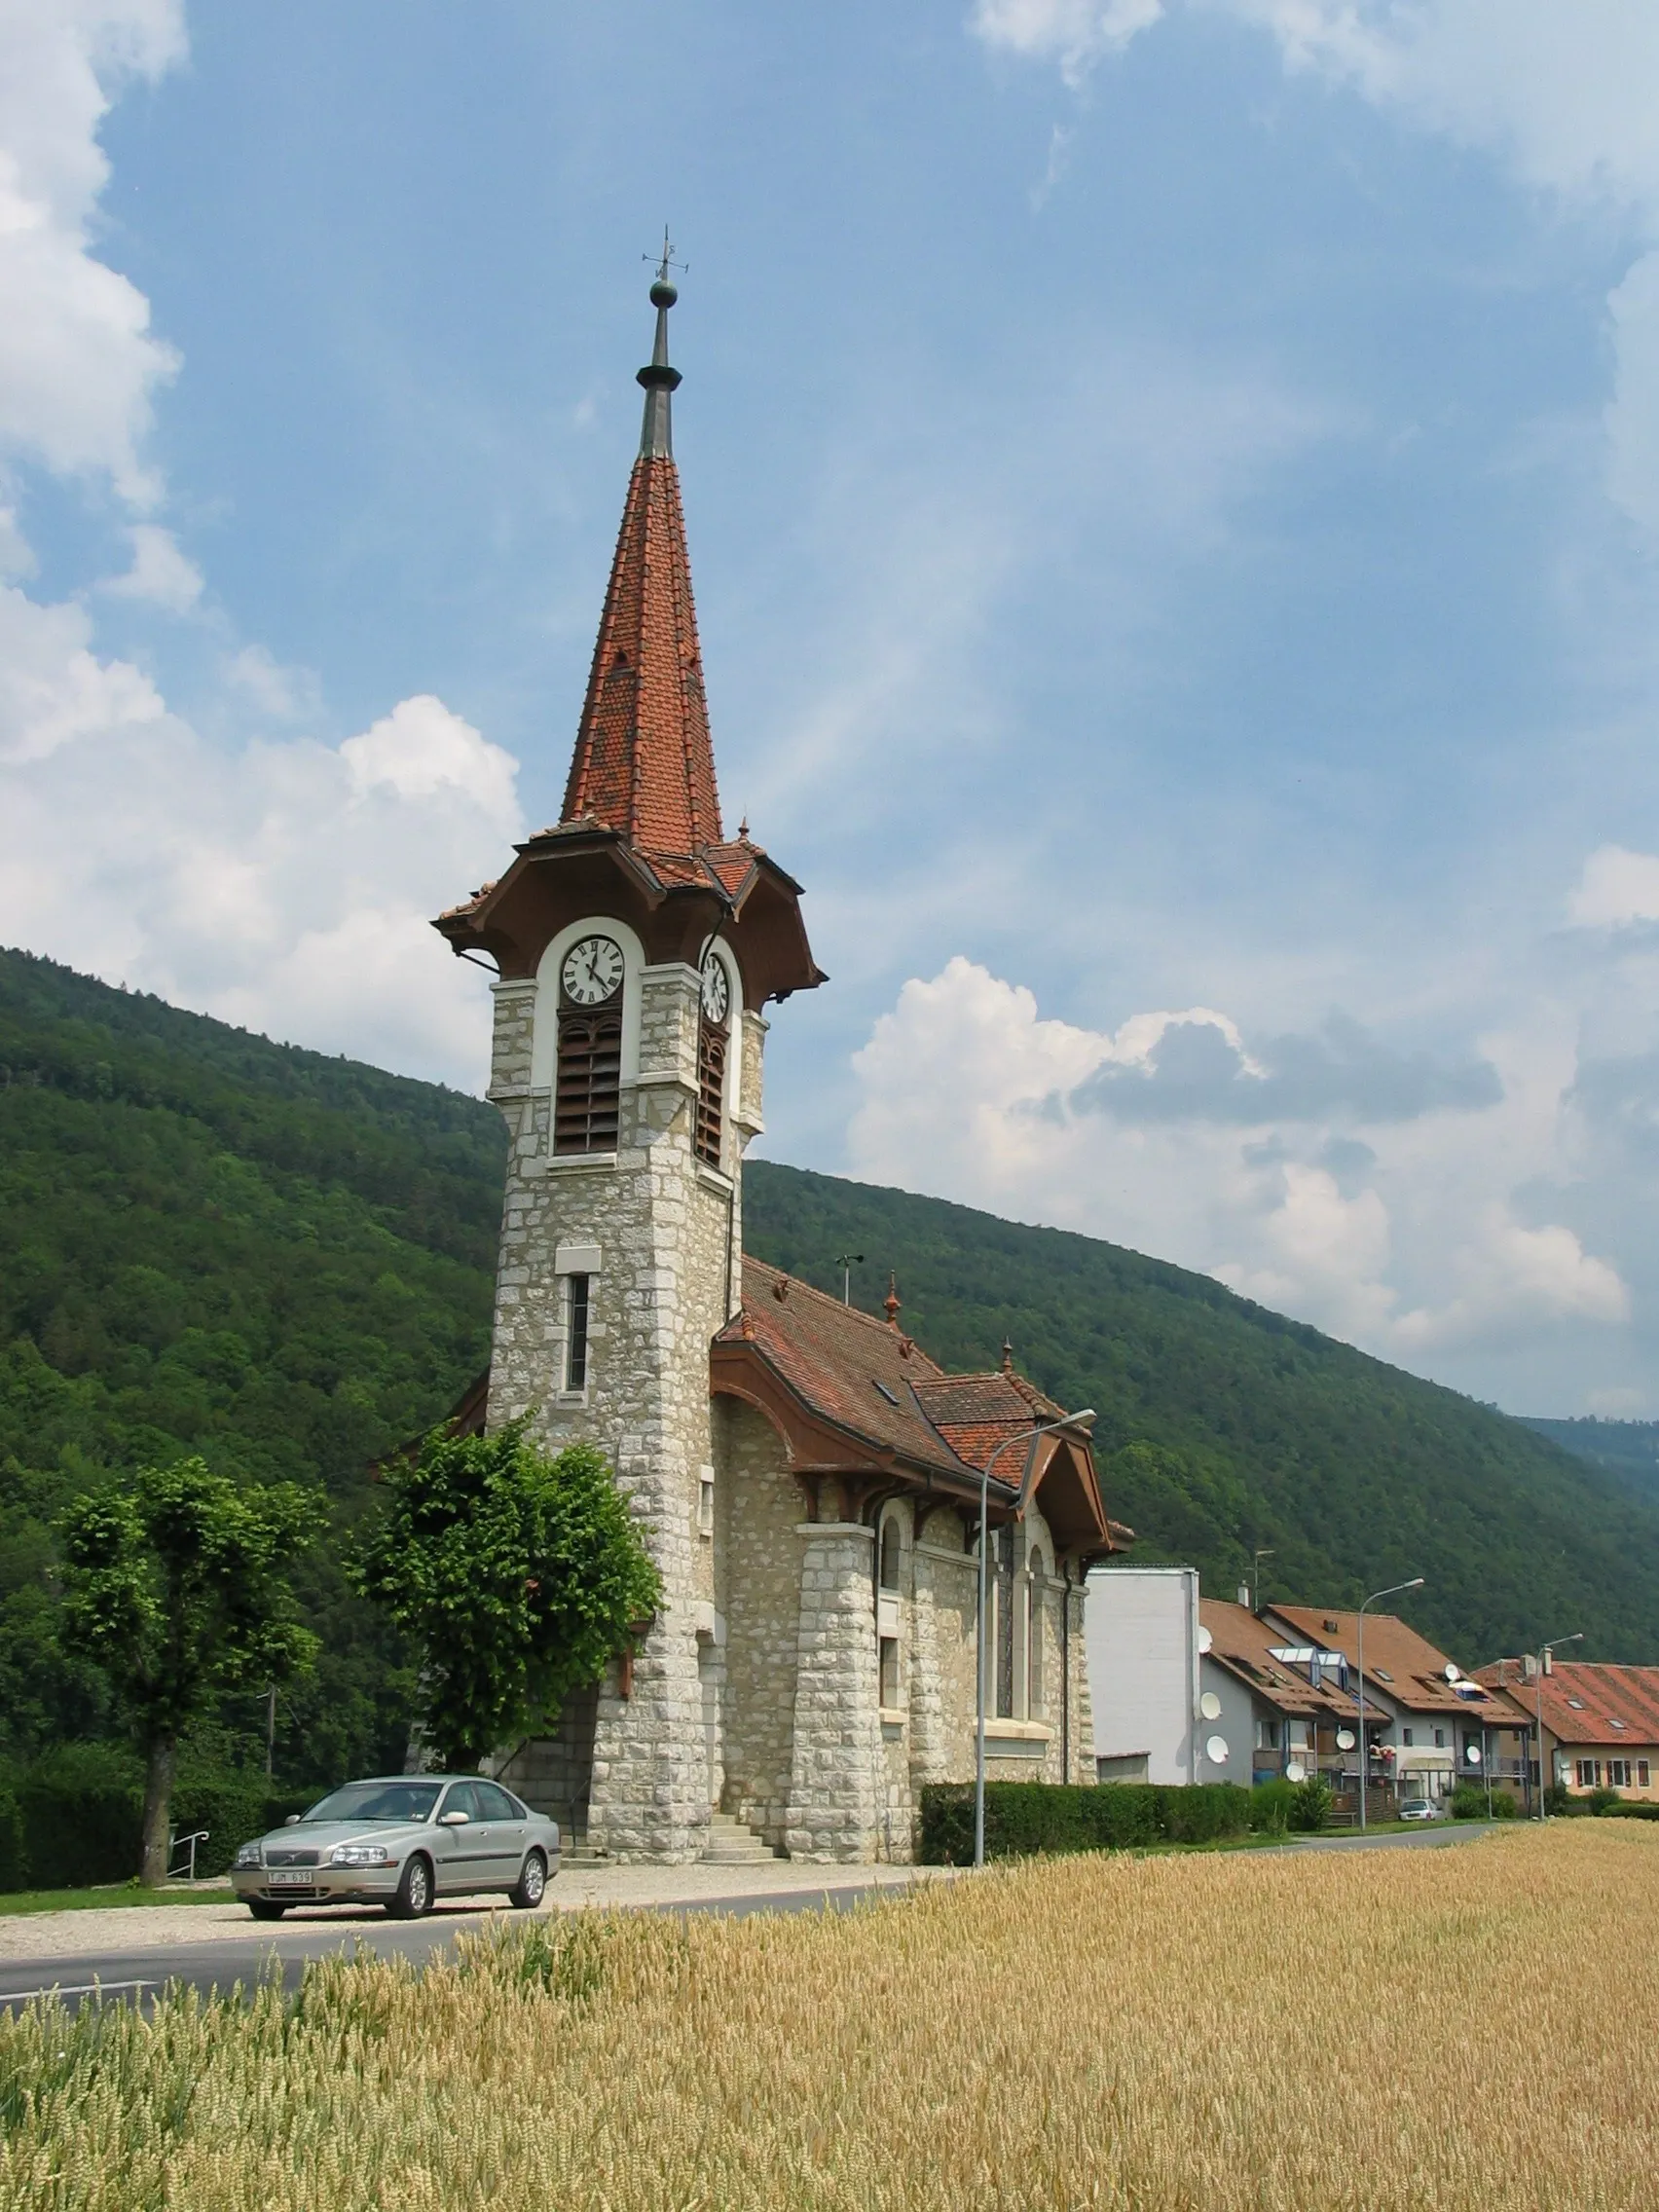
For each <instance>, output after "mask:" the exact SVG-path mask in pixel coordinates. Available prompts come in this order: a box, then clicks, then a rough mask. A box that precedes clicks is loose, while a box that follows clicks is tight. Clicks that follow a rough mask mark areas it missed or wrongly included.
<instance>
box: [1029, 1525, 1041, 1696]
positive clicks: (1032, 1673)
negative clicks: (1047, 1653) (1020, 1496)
mask: <svg viewBox="0 0 1659 2212" xmlns="http://www.w3.org/2000/svg"><path fill="white" fill-rule="evenodd" d="M1026 1568H1027V1572H1028V1576H1029V1579H1028V1581H1027V1584H1026V1595H1025V1608H1026V1610H1025V1638H1026V1642H1025V1704H1026V1712H1027V1715H1028V1717H1029V1718H1031V1719H1032V1720H1041V1719H1042V1717H1043V1555H1042V1553H1041V1552H1033V1553H1032V1554H1031V1557H1030V1558H1029V1560H1027V1562H1026Z"/></svg>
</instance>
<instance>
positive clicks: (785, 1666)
mask: <svg viewBox="0 0 1659 2212" xmlns="http://www.w3.org/2000/svg"><path fill="white" fill-rule="evenodd" d="M714 1425H715V1534H714V1539H713V1544H712V1547H711V1548H712V1549H713V1552H714V1567H715V1579H716V1590H717V1595H716V1601H715V1603H716V1605H717V1607H718V1609H719V1615H720V1618H721V1620H722V1621H723V1623H724V1627H725V1653H724V1658H725V1682H724V1711H723V1726H722V1732H721V1742H722V1750H723V1761H724V1769H725V1774H724V1787H723V1789H722V1792H721V1810H722V1811H724V1812H728V1813H732V1814H735V1815H736V1817H737V1818H738V1819H739V1820H740V1821H742V1822H743V1823H744V1824H745V1825H747V1826H749V1827H752V1828H755V1829H756V1830H757V1831H758V1832H759V1833H760V1834H761V1835H762V1836H763V1837H764V1838H765V1840H766V1841H767V1842H768V1843H769V1844H771V1845H772V1846H773V1847H774V1848H778V1847H781V1846H782V1844H783V1842H784V1836H785V1830H786V1828H787V1826H788V1814H789V1803H790V1772H791V1747H792V1744H793V1735H794V1708H795V1668H796V1660H797V1655H798V1645H799V1637H800V1586H801V1567H802V1563H803V1562H804V1560H805V1557H806V1550H807V1545H806V1539H805V1538H804V1537H803V1536H802V1535H801V1533H800V1531H799V1528H798V1526H797V1524H798V1523H799V1521H800V1517H801V1513H802V1510H803V1506H802V1497H801V1491H800V1486H799V1485H798V1484H797V1483H796V1481H795V1480H794V1477H793V1475H792V1474H791V1473H790V1471H789V1467H788V1462H787V1458H786V1455H785V1452H784V1447H783V1444H782V1442H781V1440H780V1438H779V1436H778V1433H777V1431H776V1429H774V1428H773V1426H772V1424H771V1422H770V1421H769V1420H767V1419H766V1418H765V1416H764V1415H763V1414H759V1413H756V1410H755V1408H754V1407H753V1406H749V1405H746V1404H744V1402H743V1401H742V1400H741V1399H738V1398H725V1397H720V1398H717V1399H716V1400H715V1422H714Z"/></svg>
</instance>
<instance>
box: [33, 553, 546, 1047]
mask: <svg viewBox="0 0 1659 2212" xmlns="http://www.w3.org/2000/svg"><path fill="white" fill-rule="evenodd" d="M85 619H86V618H85V616H84V614H83V613H82V612H81V610H80V609H79V608H35V607H32V606H31V604H30V603H29V602H28V601H26V600H23V599H22V598H21V595H20V594H18V593H16V592H8V593H0V669H4V670H5V671H6V687H5V688H4V689H0V735H3V736H4V739H5V741H6V750H5V752H4V755H3V756H0V759H3V760H4V762H5V763H6V765H5V766H4V767H0V941H6V942H11V943H21V944H28V945H32V946H34V947H36V948H38V949H40V950H43V951H49V952H51V953H52V954H53V956H54V957H55V958H56V959H60V960H64V961H67V962H68V963H70V964H71V965H72V966H75V967H78V968H82V969H85V970H90V971H91V972H92V973H93V974H96V975H101V976H104V977H108V978H110V979H112V980H120V981H125V982H127V983H129V984H131V985H133V986H135V987H142V988H145V989H149V990H155V991H158V992H160V993H161V994H162V995H163V996H164V997H166V998H169V999H171V1000H173V1001H174V1002H175V1003H176V1004H180V1005H185V1006H191V1007H196V1008H199V1009H201V1010H202V1011H203V1012H206V1013H211V1014H219V1015H221V1016H222V1017H223V1018H224V1019H226V1020H230V1021H237V1022H241V1023H245V1024H246V1025H248V1026H250V1027H253V1028H256V1029H263V1030H269V1031H272V1032H274V1033H276V1034H277V1035H280V1036H285V1037H291V1038H294V1039H296V1040H298V1041H301V1042H303V1043H306V1044H309V1045H313V1046H316V1047H319V1048H321V1049H323V1050H327V1051H346V1052H350V1054H352V1056H354V1057H361V1058H367V1059H371V1060H381V1061H384V1062H386V1063H387V1064H390V1065H394V1066H399V1067H403V1068H407V1069H410V1070H411V1071H417V1072H424V1073H427V1074H430V1075H434V1076H437V1077H441V1078H443V1079H445V1080H448V1081H451V1082H454V1083H458V1084H461V1085H462V1086H465V1087H467V1088H476V1086H477V1084H478V1083H479V1081H480V1080H481V1077H482V1074H483V1071H484V1068H485V1065H486V1051H487V1040H486V1031H487V1026H488V1023H487V1015H486V1011H485V998H484V994H483V992H482V990H481V988H480V986H479V983H478V979H477V977H476V976H475V975H474V974H473V973H471V972H470V971H468V970H467V969H466V968H465V967H464V965H463V964H461V963H458V962H456V961H455V960H454V959H453V958H452V957H451V955H450V954H449V953H448V952H447V951H446V949H445V948H444V946H443V945H442V943H441V942H440V940H438V939H437V938H436V937H435V936H434V935H433V933H432V931H431V929H430V928H429V927H428V922H429V917H430V916H431V915H432V914H434V913H435V912H437V910H438V909H439V908H440V907H441V906H444V905H448V904H451V903H454V901H455V900H456V899H457V898H458V897H461V896H463V895H464V894H465V893H466V892H467V891H468V890H470V889H471V887H472V886H473V885H474V884H475V883H476V882H478V881H479V879H480V877H481V876H483V875H485V874H487V873H491V872H493V871H495V870H496V869H497V868H498V866H499V865H500V860H501V856H502V853H503V851H504V850H505V849H507V848H508V847H509V846H510V844H511V842H512V840H513V839H514V838H515V837H517V836H520V835H522V834H523V830H524V824H523V820H522V817H521V814H520V811H519V807H518V801H517V795H516V789H515V763H514V762H513V761H512V760H511V758H510V757H509V756H507V755H506V754H504V753H502V752H501V751H500V750H499V749H498V747H496V746H494V745H491V744H489V743H488V742H487V741H486V740H485V739H484V738H483V737H481V736H480V735H479V733H478V731H477V730H476V729H474V728H472V726H471V725H470V724H469V723H467V722H465V721H462V720H461V718H460V717H459V716H457V715H454V714H452V713H451V712H450V710H449V709H448V708H446V707H445V706H444V705H443V703H442V702H441V701H440V700H438V699H435V698H431V697H429V696H424V697H418V698H413V699H405V700H403V701H401V702H400V703H399V704H398V705H397V706H396V707H394V708H393V709H392V711H391V713H390V714H389V715H387V716H385V717H383V718H382V719H380V720H378V721H376V722H375V723H373V724H372V725H371V727H370V728H369V729H367V730H365V731H363V732H362V733H361V734H360V735H357V736H354V737H350V738H348V739H347V740H346V741H345V743H344V744H342V745H340V746H337V747H332V746H327V745H322V744H318V743H316V742H314V741H312V740H309V739H296V740H292V741H289V742H286V743H282V744H253V745H249V746H247V747H246V748H245V749H244V750H243V751H242V752H240V753H227V752H225V751H223V750H222V749H220V748H218V747H216V746H213V745H210V744H209V743H207V742H206V741H205V740H204V739H203V737H202V736H201V735H200V734H199V733H198V732H197V731H196V730H195V729H193V728H192V727H191V726H190V725H189V724H188V723H187V722H185V721H183V720H181V719H179V718H178V717H177V716H175V715H172V714H170V713H168V712H167V710H166V706H165V704H164V702H163V701H162V699H161V698H160V697H159V695H158V694H157V693H156V691H155V690H154V688H153V687H152V686H151V685H149V684H148V683H147V682H145V681H144V679H142V678H141V677H139V676H138V674H137V672H136V671H134V670H131V669H129V668H126V667H124V666H123V664H121V663H119V662H113V663H105V662H100V661H98V660H97V659H96V658H95V656H94V655H92V653H91V652H90V651H89V649H88V648H87V645H86V644H85ZM8 646H9V647H10V648H11V649H10V650H8V649H7V648H8ZM19 669H21V670H22V671H23V676H22V677H21V678H19V676H18V670H19Z"/></svg>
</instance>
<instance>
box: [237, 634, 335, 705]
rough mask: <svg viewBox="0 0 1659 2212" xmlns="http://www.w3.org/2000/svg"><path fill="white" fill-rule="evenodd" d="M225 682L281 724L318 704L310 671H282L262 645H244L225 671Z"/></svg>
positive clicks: (313, 678)
mask: <svg viewBox="0 0 1659 2212" xmlns="http://www.w3.org/2000/svg"><path fill="white" fill-rule="evenodd" d="M224 677H225V682H227V683H229V684H230V685H231V686H232V687H233V688H234V689H235V690H237V691H240V692H241V693H242V694H244V695H245V696H246V697H247V698H248V699H250V700H251V701H252V702H253V704H254V705H255V706H256V707H258V708H259V709H260V711H261V712H262V713H263V714H267V715H272V716H275V717H276V719H278V720H280V721H287V720H288V719H290V718H291V717H293V716H295V715H298V714H300V713H302V712H304V711H305V710H306V709H307V708H310V709H312V710H313V711H315V709H316V707H317V704H318V697H317V684H316V679H315V677H314V676H313V675H312V673H311V671H310V670H309V669H302V668H284V667H282V666H281V664H280V663H279V662H278V661H276V659H275V658H274V657H273V656H272V654H271V653H270V652H269V651H268V650H267V649H266V647H265V646H264V645H243V646H242V647H241V649H240V651H239V652H236V653H233V654H232V655H231V657H230V659H229V660H228V661H227V662H226V663H225V667H224Z"/></svg>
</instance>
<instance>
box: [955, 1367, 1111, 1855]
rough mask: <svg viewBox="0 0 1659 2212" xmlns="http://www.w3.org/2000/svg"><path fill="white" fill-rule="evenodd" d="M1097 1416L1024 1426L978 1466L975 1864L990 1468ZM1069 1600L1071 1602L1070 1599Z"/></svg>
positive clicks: (980, 1831)
mask: <svg viewBox="0 0 1659 2212" xmlns="http://www.w3.org/2000/svg"><path fill="white" fill-rule="evenodd" d="M1092 1419H1094V1408H1093V1407H1092V1406H1086V1407H1085V1408H1084V1410H1083V1411H1082V1413H1080V1414H1065V1415H1063V1416H1062V1417H1061V1419H1059V1420H1046V1421H1041V1422H1039V1423H1038V1425H1037V1426H1036V1427H1035V1428H1022V1429H1021V1430H1020V1431H1019V1433H1018V1435H1017V1436H1005V1437H1004V1438H1003V1440H1002V1442H1001V1443H1000V1444H999V1445H998V1446H997V1448H996V1450H995V1451H994V1452H993V1453H992V1454H991V1456H990V1457H989V1458H988V1459H987V1460H986V1461H985V1463H984V1465H983V1466H982V1467H981V1468H980V1469H979V1616H978V1619H977V1621H976V1622H975V1624H974V1672H975V1674H976V1675H977V1677H978V1695H977V1699H976V1701H975V1708H974V1716H975V1727H974V1735H975V1744H974V1863H975V1865H976V1866H982V1865H983V1864H984V1863H985V1604H986V1590H985V1567H986V1562H987V1560H988V1558H989V1554H990V1548H991V1547H990V1542H989V1536H990V1530H988V1529H987V1527H986V1525H985V1519H986V1515H987V1514H988V1513H989V1511H990V1503H991V1469H992V1468H993V1467H994V1466H995V1465H996V1463H997V1461H998V1460H999V1459H1000V1458H1001V1457H1002V1456H1003V1454H1004V1453H1005V1452H1010V1451H1012V1450H1013V1449H1014V1445H1016V1444H1033V1443H1035V1442H1036V1440H1037V1438H1038V1437H1039V1436H1048V1435H1050V1434H1051V1432H1052V1431H1053V1430H1054V1429H1057V1428H1081V1427H1082V1426H1083V1424H1084V1422H1085V1421H1090V1420H1092ZM1068 1603H1069V1601H1068Z"/></svg>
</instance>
